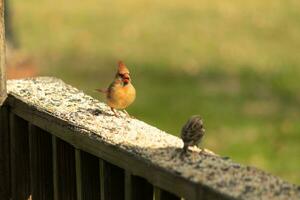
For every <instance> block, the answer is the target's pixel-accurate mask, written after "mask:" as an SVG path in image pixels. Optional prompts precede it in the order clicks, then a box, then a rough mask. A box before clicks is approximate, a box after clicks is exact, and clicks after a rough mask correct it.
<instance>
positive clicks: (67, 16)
mask: <svg viewBox="0 0 300 200" xmlns="http://www.w3.org/2000/svg"><path fill="white" fill-rule="evenodd" d="M9 3H10V9H11V17H12V22H11V23H12V28H13V32H14V34H15V37H16V40H17V43H18V52H21V53H19V54H23V55H24V54H26V55H27V56H29V57H31V58H32V59H33V60H34V63H35V65H36V67H37V69H38V71H39V74H40V75H47V76H56V77H59V78H61V79H63V80H64V81H65V82H67V83H69V84H72V85H74V86H76V87H77V88H80V89H82V90H83V91H85V92H86V93H88V94H90V95H92V96H93V97H95V98H98V99H101V100H104V99H103V97H101V96H100V95H99V94H98V93H95V92H94V88H101V87H104V88H105V87H106V86H108V84H109V83H110V81H111V80H112V78H113V76H114V73H115V71H116V67H117V66H116V63H117V61H118V60H119V59H121V60H123V61H124V62H125V63H126V64H127V65H128V67H129V68H130V70H131V73H132V78H133V84H134V85H135V87H136V89H137V99H136V102H135V103H134V104H133V105H132V106H131V107H130V108H129V109H128V111H129V113H131V114H132V115H134V116H135V117H137V118H138V119H141V120H144V121H146V122H148V123H149V124H152V125H154V126H157V127H159V128H161V129H163V130H165V131H167V132H169V133H172V134H174V135H178V134H179V133H180V129H181V126H182V125H183V123H185V121H186V120H187V118H188V117H189V116H190V115H193V114H200V115H201V116H202V117H203V118H204V120H205V124H206V130H207V135H206V137H205V139H204V142H203V146H204V147H205V148H208V149H211V150H212V151H214V152H216V153H218V154H221V155H224V156H230V157H231V158H232V159H233V160H235V161H237V162H241V163H244V164H249V165H253V166H256V167H258V168H261V169H264V170H267V171H269V172H271V173H273V174H275V175H278V176H280V177H282V178H284V179H286V180H288V181H290V182H293V183H296V184H300V110H299V105H300V92H299V91H300V84H299V80H300V73H299V72H300V68H299V66H300V1H299V0H264V1H262V0H247V1H242V0H222V1H217V0H202V1H198V0H189V1H182V0H164V1H159V0H152V1H147V0H113V1H109V0H85V1H82V0H72V1H71V0H64V1H62V0H43V1H39V0H26V1H20V0H11V1H9Z"/></svg>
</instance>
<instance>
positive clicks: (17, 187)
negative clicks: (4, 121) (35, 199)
mask: <svg viewBox="0 0 300 200" xmlns="http://www.w3.org/2000/svg"><path fill="white" fill-rule="evenodd" d="M9 127H10V138H11V140H10V141H11V143H10V145H11V150H10V151H11V182H12V199H13V200H19V199H28V198H30V193H31V191H30V167H29V139H28V124H27V122H26V121H25V120H23V119H21V118H20V117H18V116H16V115H14V114H13V113H10V116H9Z"/></svg>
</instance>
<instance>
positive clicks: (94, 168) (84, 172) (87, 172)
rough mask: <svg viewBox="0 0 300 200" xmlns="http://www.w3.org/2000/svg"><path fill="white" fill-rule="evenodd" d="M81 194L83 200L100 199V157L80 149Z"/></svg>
mask: <svg viewBox="0 0 300 200" xmlns="http://www.w3.org/2000/svg"><path fill="white" fill-rule="evenodd" d="M80 161H81V164H80V166H81V167H80V168H81V184H80V185H81V196H82V199H83V200H100V197H101V195H100V171H99V159H98V158H97V157H95V156H93V155H91V154H89V153H86V152H84V151H80Z"/></svg>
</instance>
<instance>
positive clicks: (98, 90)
mask: <svg viewBox="0 0 300 200" xmlns="http://www.w3.org/2000/svg"><path fill="white" fill-rule="evenodd" d="M95 90H96V91H97V92H101V93H104V94H106V93H107V90H103V89H95Z"/></svg>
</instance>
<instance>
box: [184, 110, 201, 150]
mask: <svg viewBox="0 0 300 200" xmlns="http://www.w3.org/2000/svg"><path fill="white" fill-rule="evenodd" d="M204 133H205V129H204V127H203V121H202V119H201V117H200V116H199V115H194V116H192V117H190V119H189V120H188V121H187V122H186V124H185V125H184V126H183V127H182V129H181V139H182V140H183V143H184V146H183V150H182V153H186V152H187V150H188V147H189V146H194V145H198V144H199V143H200V142H201V139H202V137H203V135H204Z"/></svg>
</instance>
